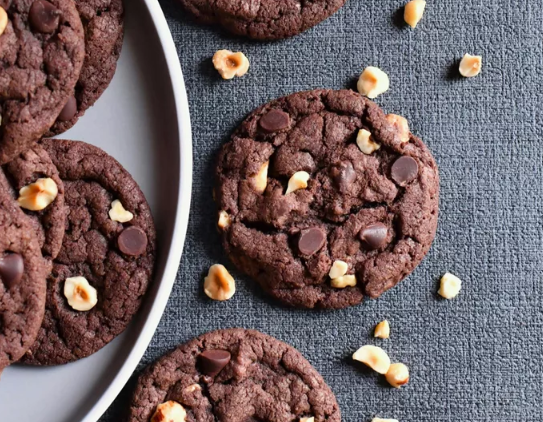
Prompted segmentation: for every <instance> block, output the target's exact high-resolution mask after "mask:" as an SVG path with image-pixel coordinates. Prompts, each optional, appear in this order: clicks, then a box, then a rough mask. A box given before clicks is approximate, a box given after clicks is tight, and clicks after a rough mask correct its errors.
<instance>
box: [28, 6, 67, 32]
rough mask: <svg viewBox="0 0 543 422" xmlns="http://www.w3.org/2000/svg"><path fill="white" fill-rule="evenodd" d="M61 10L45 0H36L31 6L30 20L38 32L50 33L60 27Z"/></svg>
mask: <svg viewBox="0 0 543 422" xmlns="http://www.w3.org/2000/svg"><path fill="white" fill-rule="evenodd" d="M59 16H60V11H59V10H58V9H57V8H56V7H55V6H54V5H53V4H51V3H49V2H48V1H45V0H35V1H34V3H32V6H30V11H29V12H28V20H29V21H30V25H32V28H34V29H35V30H36V31H38V32H42V33H45V34H50V33H52V32H55V30H56V29H57V28H58V23H59V19H60V18H59Z"/></svg>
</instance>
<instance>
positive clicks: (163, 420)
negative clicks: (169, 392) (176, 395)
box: [151, 400, 187, 422]
mask: <svg viewBox="0 0 543 422" xmlns="http://www.w3.org/2000/svg"><path fill="white" fill-rule="evenodd" d="M186 420H187V412H186V410H185V408H184V407H183V406H181V405H180V404H179V403H177V402H176V401H173V400H170V401H167V402H165V403H161V404H159V405H158V406H157V408H156V411H155V414H154V415H153V417H152V418H151V422H185V421H186Z"/></svg>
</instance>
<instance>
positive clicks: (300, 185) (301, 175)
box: [285, 171, 309, 195]
mask: <svg viewBox="0 0 543 422" xmlns="http://www.w3.org/2000/svg"><path fill="white" fill-rule="evenodd" d="M308 180H309V173H307V172H305V171H298V172H296V173H294V174H293V175H292V177H291V178H290V179H289V181H288V187H287V191H286V192H285V195H288V194H289V193H292V192H294V191H297V190H299V189H305V188H307V181H308Z"/></svg>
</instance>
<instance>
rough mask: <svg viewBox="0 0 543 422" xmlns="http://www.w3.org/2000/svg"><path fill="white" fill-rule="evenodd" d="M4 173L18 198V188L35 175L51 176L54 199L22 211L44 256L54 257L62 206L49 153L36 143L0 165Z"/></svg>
mask: <svg viewBox="0 0 543 422" xmlns="http://www.w3.org/2000/svg"><path fill="white" fill-rule="evenodd" d="M4 172H5V174H6V176H7V178H8V180H9V182H10V184H11V186H12V187H13V189H14V192H13V194H14V196H15V197H18V193H19V191H20V189H21V188H23V187H25V186H28V185H30V184H32V183H35V182H36V181H37V180H38V179H39V178H51V179H52V180H53V181H54V182H55V184H56V186H57V189H58V193H57V196H56V198H55V200H54V201H53V202H52V203H51V204H49V205H48V206H47V207H46V208H45V209H43V210H41V211H30V210H24V212H25V214H26V215H27V216H28V217H29V220H30V222H31V224H32V230H34V232H35V233H36V235H37V237H38V242H39V244H40V247H41V250H42V255H43V257H44V258H47V259H54V258H56V257H57V255H58V253H59V251H60V247H61V246H62V239H63V238H64V230H65V223H66V209H65V207H64V184H63V183H62V180H60V177H59V174H58V170H57V168H56V166H55V165H54V164H53V162H52V161H51V157H49V154H47V152H46V151H45V150H44V149H43V148H42V147H41V146H39V145H37V144H36V145H34V146H33V147H32V148H30V149H29V150H27V151H25V152H23V153H22V154H20V155H19V156H18V157H17V158H15V159H14V160H12V161H10V162H9V163H8V164H6V165H4Z"/></svg>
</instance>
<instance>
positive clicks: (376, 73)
mask: <svg viewBox="0 0 543 422" xmlns="http://www.w3.org/2000/svg"><path fill="white" fill-rule="evenodd" d="M389 87H390V81H389V79H388V75H387V74H386V73H385V72H383V71H382V70H381V69H379V68H378V67H375V66H368V67H366V68H365V69H364V71H363V72H362V74H361V75H360V78H359V79H358V84H357V89H358V92H359V93H360V94H362V95H365V96H366V97H368V98H371V99H374V98H377V97H378V96H379V95H381V94H382V93H384V92H386V91H388V88H389Z"/></svg>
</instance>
